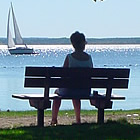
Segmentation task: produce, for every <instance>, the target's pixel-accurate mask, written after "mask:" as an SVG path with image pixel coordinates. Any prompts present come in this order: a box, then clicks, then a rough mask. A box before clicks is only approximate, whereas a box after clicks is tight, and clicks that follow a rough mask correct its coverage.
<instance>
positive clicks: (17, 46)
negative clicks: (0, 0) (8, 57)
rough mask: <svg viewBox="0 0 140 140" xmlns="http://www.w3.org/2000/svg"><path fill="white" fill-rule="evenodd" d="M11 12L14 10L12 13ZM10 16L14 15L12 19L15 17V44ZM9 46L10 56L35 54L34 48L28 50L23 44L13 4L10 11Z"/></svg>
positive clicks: (8, 26) (8, 25) (8, 24)
mask: <svg viewBox="0 0 140 140" xmlns="http://www.w3.org/2000/svg"><path fill="white" fill-rule="evenodd" d="M11 10H12V13H11ZM10 14H12V17H13V25H14V33H15V42H14V39H13V37H12V34H11V32H10ZM7 44H8V50H9V52H10V54H33V53H34V50H33V48H28V47H27V46H26V45H25V44H24V42H23V39H22V37H21V34H20V32H19V28H18V26H17V22H16V18H15V14H14V10H13V6H12V3H11V8H10V9H9V13H8V23H7Z"/></svg>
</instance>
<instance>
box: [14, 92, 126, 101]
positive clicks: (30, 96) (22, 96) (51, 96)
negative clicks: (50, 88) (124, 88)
mask: <svg viewBox="0 0 140 140" xmlns="http://www.w3.org/2000/svg"><path fill="white" fill-rule="evenodd" d="M12 97H13V98H18V99H25V100H27V99H44V94H38V93H35V94H31V93H26V94H13V95H12ZM105 97H106V95H105V94H98V96H94V95H92V94H91V95H90V96H88V97H83V98H82V97H81V98H76V97H62V96H59V95H57V94H49V99H52V100H53V99H56V98H59V99H82V100H88V99H97V98H105ZM111 100H125V97H124V96H121V95H117V94H111Z"/></svg>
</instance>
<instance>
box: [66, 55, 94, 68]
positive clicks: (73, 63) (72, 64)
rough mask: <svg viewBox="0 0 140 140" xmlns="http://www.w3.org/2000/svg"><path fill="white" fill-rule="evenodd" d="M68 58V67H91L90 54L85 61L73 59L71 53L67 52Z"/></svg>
mask: <svg viewBox="0 0 140 140" xmlns="http://www.w3.org/2000/svg"><path fill="white" fill-rule="evenodd" d="M68 59H69V67H70V68H71V67H90V68H92V66H93V63H92V59H91V56H90V55H89V59H88V60H86V61H80V60H77V59H75V58H74V57H73V56H72V55H71V54H68Z"/></svg>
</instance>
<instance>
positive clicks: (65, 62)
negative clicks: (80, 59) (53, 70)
mask: <svg viewBox="0 0 140 140" xmlns="http://www.w3.org/2000/svg"><path fill="white" fill-rule="evenodd" d="M63 67H69V59H68V56H66V58H65V61H64V65H63Z"/></svg>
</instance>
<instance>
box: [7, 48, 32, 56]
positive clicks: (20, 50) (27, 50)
mask: <svg viewBox="0 0 140 140" xmlns="http://www.w3.org/2000/svg"><path fill="white" fill-rule="evenodd" d="M9 52H10V54H15V55H16V54H34V50H33V49H31V48H14V49H12V48H11V49H9Z"/></svg>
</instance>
